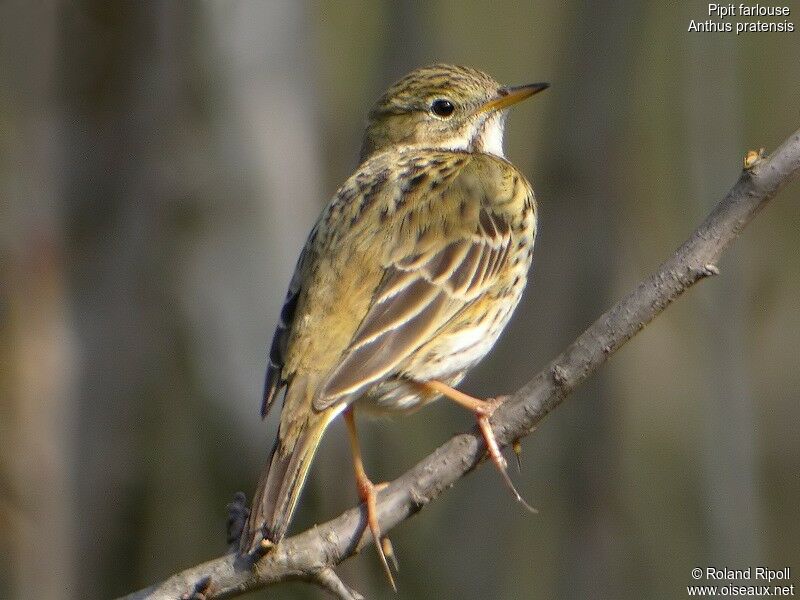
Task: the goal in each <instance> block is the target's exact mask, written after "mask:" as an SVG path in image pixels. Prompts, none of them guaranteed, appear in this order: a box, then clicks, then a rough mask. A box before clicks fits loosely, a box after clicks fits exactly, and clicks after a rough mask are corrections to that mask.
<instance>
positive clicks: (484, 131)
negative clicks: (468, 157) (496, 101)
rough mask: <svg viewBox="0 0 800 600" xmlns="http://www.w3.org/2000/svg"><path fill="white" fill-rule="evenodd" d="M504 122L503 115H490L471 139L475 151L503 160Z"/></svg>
mask: <svg viewBox="0 0 800 600" xmlns="http://www.w3.org/2000/svg"><path fill="white" fill-rule="evenodd" d="M504 121H505V119H504V118H503V115H501V114H499V113H495V114H493V115H490V116H489V118H488V119H486V120H485V121H484V122H483V123H482V124H481V126H480V127H479V128H478V131H477V133H476V135H475V137H474V138H473V147H474V148H475V150H478V151H479V152H486V153H488V154H494V155H495V156H499V157H501V158H505V154H503V129H504V126H505V123H504Z"/></svg>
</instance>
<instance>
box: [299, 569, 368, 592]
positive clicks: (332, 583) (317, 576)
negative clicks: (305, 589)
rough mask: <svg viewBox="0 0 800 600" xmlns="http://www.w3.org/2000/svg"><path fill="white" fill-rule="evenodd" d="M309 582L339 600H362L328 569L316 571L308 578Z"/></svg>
mask: <svg viewBox="0 0 800 600" xmlns="http://www.w3.org/2000/svg"><path fill="white" fill-rule="evenodd" d="M310 580H311V581H313V582H314V583H316V584H317V585H318V586H320V587H321V588H322V589H324V590H327V591H328V592H330V593H331V594H333V595H334V596H336V597H337V598H339V600H364V596H362V595H361V594H359V593H358V592H357V591H356V590H354V589H353V588H351V587H349V586H347V585H345V583H344V582H343V581H342V580H341V579H339V576H338V575H337V574H336V573H335V572H334V570H333V569H331V568H330V567H326V568H324V569H322V570H321V571H317V572H316V573H314V574H313V575H312V576H311V577H310Z"/></svg>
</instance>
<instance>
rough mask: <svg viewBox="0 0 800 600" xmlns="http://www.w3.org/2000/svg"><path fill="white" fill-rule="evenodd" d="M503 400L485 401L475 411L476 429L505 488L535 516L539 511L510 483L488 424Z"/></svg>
mask: <svg viewBox="0 0 800 600" xmlns="http://www.w3.org/2000/svg"><path fill="white" fill-rule="evenodd" d="M504 400H505V399H504V398H496V399H493V400H487V401H486V402H487V406H486V408H485V409H484V410H481V411H476V415H477V420H478V427H479V428H480V430H481V433H482V434H483V440H484V442H485V443H486V451H487V452H488V454H489V458H491V459H492V462H493V463H494V465H495V467H497V470H498V471H499V472H500V476H501V477H502V478H503V481H504V482H505V484H506V487H507V488H508V489H509V490H511V493H512V494H514V497H515V498H516V500H517V502H519V503H520V504H522V506H524V507H525V508H526V509H527V510H529V511H530V512H532V513H534V514H536V513H538V512H539V511H538V510H536V509H535V508H533V507H532V506H531V505H530V504H528V503H527V502H526V501H525V499H524V498H523V497H522V496H521V495H520V493H519V492H518V491H517V488H516V487H515V486H514V482H513V481H511V477H510V476H509V474H508V463H507V462H506V459H505V458H504V457H503V454H502V453H501V452H500V446H499V445H498V443H497V439H496V438H495V437H494V431H493V430H492V425H491V423H490V422H489V419H490V418H491V416H492V414H493V413H494V411H495V410H497V407H498V406H500V404H502V403H503V401H504Z"/></svg>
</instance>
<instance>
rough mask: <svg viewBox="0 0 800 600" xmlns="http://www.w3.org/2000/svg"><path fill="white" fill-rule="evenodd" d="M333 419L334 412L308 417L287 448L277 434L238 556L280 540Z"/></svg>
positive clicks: (262, 473) (254, 498)
mask: <svg viewBox="0 0 800 600" xmlns="http://www.w3.org/2000/svg"><path fill="white" fill-rule="evenodd" d="M334 416H335V412H333V411H325V412H324V413H321V414H317V415H314V416H313V417H311V418H310V419H309V420H308V421H306V423H305V424H304V425H303V428H302V430H301V431H300V434H299V435H297V436H296V438H295V440H294V443H292V444H291V446H290V447H289V446H287V445H286V444H285V442H284V441H283V440H282V439H281V437H282V436H281V435H280V433H279V434H278V440H277V441H276V442H275V445H274V446H273V448H272V454H271V455H270V459H269V466H268V467H267V468H266V469H265V470H264V471H262V472H261V477H260V479H259V481H258V488H257V489H256V493H255V495H254V496H253V503H252V507H251V509H250V517H249V518H248V520H247V524H246V525H245V528H244V532H243V533H242V538H241V540H240V543H239V551H240V552H241V553H242V554H250V553H252V552H254V551H255V550H257V549H258V548H259V546H260V545H261V541H262V540H263V539H267V540H269V541H271V542H273V543H276V544H277V543H278V542H279V541H280V540H281V539H283V536H284V535H285V534H286V530H287V529H288V527H289V522H290V521H291V518H292V514H293V513H294V509H295V507H296V506H297V501H298V499H299V498H300V492H301V491H302V489H303V484H304V483H305V480H306V476H307V475H308V470H309V468H310V467H311V460H312V459H313V458H314V454H315V452H316V450H317V447H318V446H319V443H320V441H321V440H322V434H323V433H324V432H325V429H326V428H327V426H328V424H329V423H330V422H331V419H332V418H333V417H334Z"/></svg>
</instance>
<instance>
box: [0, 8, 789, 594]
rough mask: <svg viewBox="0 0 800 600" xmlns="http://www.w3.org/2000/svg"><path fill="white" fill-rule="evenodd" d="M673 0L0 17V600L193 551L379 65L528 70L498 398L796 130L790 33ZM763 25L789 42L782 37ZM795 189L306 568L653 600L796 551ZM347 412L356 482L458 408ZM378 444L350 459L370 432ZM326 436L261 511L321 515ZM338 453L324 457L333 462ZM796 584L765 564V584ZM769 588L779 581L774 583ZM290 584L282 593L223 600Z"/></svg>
mask: <svg viewBox="0 0 800 600" xmlns="http://www.w3.org/2000/svg"><path fill="white" fill-rule="evenodd" d="M706 18H707V4H705V3H703V2H685V3H677V4H676V3H666V2H639V1H636V0H620V1H618V2H609V3H599V2H595V3H584V2H575V1H573V2H556V1H550V2H536V3H524V2H519V3H511V2H510V3H486V4H485V5H480V4H479V3H463V2H457V1H455V0H442V1H437V2H424V3H423V2H419V3H418V2H413V1H410V0H405V1H398V2H388V1H386V2H371V3H368V4H362V3H357V2H352V1H349V0H338V1H336V2H334V1H332V0H322V1H320V2H314V3H310V2H296V1H291V0H285V1H278V0H275V1H267V2H210V1H206V2H168V1H164V0H154V1H151V2H106V1H104V0H103V1H101V0H74V1H72V2H21V1H13V0H9V1H7V2H3V3H2V4H0V73H2V82H3V85H2V86H0V205H1V208H0V210H1V211H2V212H0V332H1V333H0V597H1V598H37V599H50V598H66V599H70V598H87V599H94V598H109V597H114V596H118V595H121V594H123V593H127V592H130V591H133V590H135V589H138V588H141V587H143V586H145V585H149V584H151V583H153V582H155V581H156V580H159V579H161V578H164V577H165V576H167V575H169V574H170V573H172V572H174V571H175V570H178V569H182V568H185V567H188V566H190V565H192V564H195V563H197V562H199V561H204V560H207V559H210V558H212V557H214V556H217V555H219V554H221V553H222V552H224V550H225V540H224V537H225V531H224V530H225V515H226V513H225V505H226V503H227V502H228V501H229V500H230V499H231V497H232V495H233V493H234V492H235V491H237V490H243V491H245V492H246V493H247V494H248V495H250V494H252V492H253V490H254V487H255V483H256V479H257V476H258V473H259V471H260V469H261V467H262V465H263V463H264V462H265V460H266V455H267V452H268V450H269V447H270V446H271V444H272V440H273V436H274V435H275V430H276V415H274V414H273V415H271V417H270V419H268V421H267V422H266V423H263V422H262V421H261V420H260V419H259V416H258V415H259V406H260V393H261V388H262V383H263V375H264V368H265V358H266V350H267V346H268V343H269V341H270V339H271V336H272V332H273V328H274V326H275V323H276V319H277V316H278V312H279V310H280V304H281V301H282V299H283V295H284V291H285V288H286V285H287V282H288V279H289V276H290V274H291V270H292V268H293V266H294V261H295V259H296V256H297V254H298V252H299V250H300V248H301V246H302V244H303V242H304V240H305V237H306V235H307V232H308V231H309V229H310V227H311V225H312V223H313V222H314V220H315V218H316V216H317V214H318V213H319V211H320V209H321V207H322V206H323V204H324V203H325V202H326V201H327V200H328V198H330V197H331V195H332V194H333V192H334V191H335V189H336V187H337V186H338V185H339V183H341V182H342V181H343V180H344V179H345V178H346V177H347V176H348V175H349V174H350V173H351V171H352V170H353V169H354V167H355V165H356V160H357V156H358V149H359V141H360V135H361V130H362V127H363V124H364V120H365V116H366V112H367V110H368V108H369V106H370V105H371V103H372V102H373V101H374V100H375V99H376V98H377V97H378V96H379V95H380V93H382V91H383V90H384V89H385V88H386V87H387V86H388V85H389V84H390V83H391V82H393V81H394V80H396V79H397V78H398V77H400V76H402V75H403V74H404V73H405V72H406V71H408V70H409V69H411V68H413V67H415V66H419V65H421V64H426V63H431V62H435V61H447V62H454V63H460V64H466V65H471V66H474V67H478V68H480V69H483V70H486V71H487V72H489V73H490V74H492V75H493V76H494V77H495V78H497V79H498V80H500V81H503V82H507V83H525V82H529V81H541V80H544V81H550V82H551V83H552V88H551V89H550V90H548V91H547V92H546V93H545V94H542V95H540V96H537V97H536V98H535V99H533V100H532V101H530V102H529V103H525V104H523V105H521V106H519V107H517V108H515V109H514V110H513V111H512V114H511V117H510V119H509V128H508V134H507V138H506V149H507V154H508V156H509V158H510V159H511V160H512V161H513V162H514V163H515V164H517V165H518V166H519V167H520V168H521V169H522V170H523V172H525V173H526V174H527V175H528V176H529V177H530V179H531V180H532V181H533V183H534V186H535V188H536V191H537V196H538V199H539V205H540V230H539V231H540V236H539V238H538V240H537V250H536V253H535V259H534V269H533V273H532V275H533V276H532V285H530V286H529V288H528V290H527V292H526V295H525V298H524V300H523V302H522V304H521V305H520V307H519V309H518V311H517V313H516V317H515V319H514V320H513V322H512V324H511V325H510V326H509V328H508V330H507V332H506V333H505V335H504V337H503V338H502V342H501V343H500V344H499V346H498V347H497V348H496V350H495V351H494V352H493V353H492V354H491V355H490V357H489V358H487V360H486V361H485V362H484V363H483V364H482V365H481V366H480V368H478V369H476V371H475V372H474V373H473V375H472V376H470V378H469V379H468V380H467V381H466V382H465V384H464V386H463V388H464V389H465V390H466V391H468V392H470V393H473V394H476V395H496V394H498V393H503V392H511V391H513V390H514V389H516V388H517V387H519V386H520V385H522V384H523V383H524V382H526V381H527V380H528V379H529V378H531V377H532V376H533V375H534V374H535V373H536V371H537V370H538V369H539V368H541V367H542V366H543V365H544V364H545V363H546V362H547V361H548V360H550V359H551V358H552V357H553V356H555V355H556V354H557V353H558V352H560V351H561V350H562V349H563V348H564V347H565V345H566V344H567V343H569V342H570V341H571V340H572V339H573V338H574V337H575V336H576V335H577V334H579V333H580V332H581V331H582V330H583V329H584V328H585V327H586V326H588V325H589V324H590V323H591V322H592V321H593V320H594V319H595V318H596V317H597V316H598V315H599V314H600V313H601V312H603V311H604V310H605V309H606V308H607V307H609V306H610V304H611V303H612V302H614V301H615V300H616V299H618V298H620V297H621V296H622V295H624V294H625V293H626V292H627V291H629V290H630V289H631V287H632V286H633V285H635V283H636V282H637V281H638V280H639V279H641V278H642V277H644V276H646V275H647V274H648V273H650V272H651V271H652V270H653V269H654V268H655V267H656V266H657V265H658V264H659V262H660V261H661V260H662V259H663V258H665V257H666V256H667V255H668V254H669V253H670V252H671V251H672V250H673V249H674V248H675V247H676V246H677V245H678V244H679V243H681V242H682V241H683V240H684V239H685V237H686V236H687V235H688V234H689V233H690V231H691V230H692V229H693V228H694V227H695V226H696V225H697V224H698V223H699V222H700V221H701V220H702V219H703V218H704V216H705V215H706V214H707V213H708V212H709V210H710V209H711V208H712V207H713V206H714V204H715V203H716V202H717V201H718V200H719V199H720V198H721V197H722V196H723V195H724V194H725V192H726V191H727V190H728V189H729V187H730V186H731V185H732V184H733V183H734V181H735V180H736V178H737V177H738V175H739V172H740V169H741V159H742V156H743V155H744V153H745V151H746V150H748V149H750V148H759V147H761V146H765V147H766V148H767V150H772V149H774V148H775V146H776V145H777V144H779V143H780V142H781V141H783V140H784V139H785V138H786V137H787V136H788V135H789V134H790V133H792V132H793V131H794V130H795V129H797V127H798V124H800V103H798V98H800V43H798V42H799V41H800V38H799V37H798V36H800V32H797V31H796V32H794V33H782V34H781V33H758V34H756V33H751V34H746V35H740V36H737V35H735V34H734V33H690V32H688V31H687V28H688V24H689V20H690V19H696V20H701V21H704V20H706ZM798 18H800V16H798V15H796V14H794V13H793V14H792V15H791V17H790V20H793V21H794V23H795V28H797V27H798V26H800V22H798V21H797V20H796V19H798ZM799 200H800V185H798V183H794V184H793V185H791V186H789V187H788V188H787V189H786V190H785V191H784V192H783V193H781V194H780V195H779V196H778V197H777V198H776V199H775V201H774V202H773V203H772V204H771V205H770V206H769V208H768V209H767V210H766V211H764V213H763V214H761V215H759V217H758V218H757V219H756V220H755V222H754V223H753V224H752V226H750V227H748V229H747V230H746V231H745V232H744V235H743V237H742V239H741V240H740V241H738V242H737V243H736V245H735V247H734V248H733V249H732V250H731V251H730V252H728V253H727V254H726V255H725V257H724V259H723V260H722V262H721V264H720V269H721V272H722V276H721V277H718V278H714V279H712V280H710V281H706V282H703V283H702V284H700V285H699V286H698V288H697V289H694V290H692V291H691V292H690V293H688V294H687V296H686V297H685V298H682V299H681V300H679V301H678V302H677V303H676V304H675V305H674V306H673V307H671V308H670V309H669V310H668V311H667V312H666V313H665V314H664V315H663V316H661V317H660V318H658V319H656V321H655V322H654V323H653V324H652V325H650V326H649V327H648V328H647V329H646V330H645V331H643V332H642V333H641V334H640V335H638V336H636V337H635V338H634V339H633V340H632V341H631V342H630V343H629V344H628V345H627V346H626V347H625V348H623V349H622V350H621V351H620V352H619V353H617V354H616V355H615V356H614V357H613V358H612V360H611V361H610V362H609V364H608V365H606V366H604V367H603V368H602V370H601V371H600V372H599V373H598V374H597V376H595V377H593V378H592V379H591V380H590V381H589V382H588V383H587V384H585V385H583V386H582V387H581V388H580V389H579V390H577V392H576V393H575V394H574V395H573V397H572V398H570V399H569V401H568V402H566V403H565V404H564V405H563V406H562V407H561V408H559V409H558V410H557V411H556V412H555V413H554V414H553V415H551V416H550V417H549V418H548V419H547V420H546V421H545V422H544V423H543V424H542V426H541V427H540V429H539V430H538V431H537V432H536V433H535V434H534V435H532V436H530V437H529V438H527V439H526V440H525V441H524V455H523V463H522V471H521V473H518V474H516V473H515V474H514V478H515V479H516V481H517V482H518V485H519V487H520V489H521V490H522V491H523V494H524V495H525V496H526V498H527V499H528V500H529V501H530V502H531V503H532V504H534V505H535V506H536V507H537V508H538V509H539V511H540V512H539V514H538V515H535V516H531V515H528V514H526V513H525V512H524V511H523V510H521V509H520V507H519V506H518V505H517V504H516V503H515V502H514V501H513V500H512V498H511V497H510V495H509V494H508V492H507V490H506V489H505V488H504V487H503V485H502V484H501V482H500V479H499V477H498V476H497V474H496V473H495V472H494V471H493V470H492V468H491V467H489V468H486V467H483V468H481V469H480V470H479V471H478V472H476V473H474V474H473V475H471V476H470V477H468V478H467V479H466V480H464V481H462V482H461V483H460V484H459V485H458V486H457V487H456V488H455V489H453V490H451V491H449V492H448V493H447V494H445V495H444V497H442V498H441V499H440V500H439V501H437V502H435V503H433V504H432V505H431V506H429V507H428V508H426V509H425V510H424V511H423V512H422V513H420V514H419V515H418V516H416V517H415V518H413V519H412V520H410V521H409V522H407V523H405V524H403V525H402V526H401V527H399V528H398V529H396V530H394V531H393V532H392V535H391V538H392V540H393V542H394V546H395V549H396V552H397V555H398V558H399V560H400V563H401V568H402V571H401V572H400V576H399V586H400V592H399V594H398V595H397V596H394V595H393V594H392V593H391V592H390V590H389V587H388V585H387V584H386V582H385V580H384V578H383V574H382V572H381V569H380V566H379V562H378V559H377V557H376V555H375V553H374V552H373V551H372V550H369V551H367V552H364V553H362V555H360V556H357V557H354V558H353V559H351V560H348V561H347V562H346V563H345V564H344V565H343V566H342V567H341V568H340V573H341V575H342V577H343V578H344V580H345V581H347V582H348V583H349V584H351V585H353V586H354V587H356V588H357V589H358V590H360V591H361V592H362V593H364V594H365V595H366V596H367V597H371V598H395V597H397V598H434V597H435V598H530V599H539V598H543V599H544V598H612V597H613V598H666V597H683V595H684V594H685V593H686V591H685V586H686V585H687V584H690V583H692V580H691V577H690V570H691V568H693V567H707V566H718V567H723V566H727V567H729V568H745V567H748V566H752V567H755V566H767V567H770V568H774V569H778V568H783V567H787V566H788V567H794V568H795V570H794V573H793V575H794V574H795V573H798V572H799V571H798V569H800V518H798V517H799V516H800V508H798V506H800V503H798V497H800V436H798V435H797V423H798V417H800V408H798V400H799V399H800V398H798V396H799V395H800V393H799V390H800V369H799V368H798V358H797V357H798V355H799V354H800V310H798V308H799V306H798V305H799V304H800V302H799V301H798V299H799V298H800V237H799V236H798V231H800V211H799V210H798V201H799ZM472 423H473V422H472V418H471V417H470V415H468V414H466V413H465V411H463V410H461V409H459V408H457V407H454V406H451V405H449V404H447V403H439V404H438V405H435V406H431V407H427V408H426V409H424V410H422V411H421V412H419V413H417V414H415V415H413V416H410V417H407V418H403V419H399V420H397V421H395V422H374V423H365V424H363V425H362V427H361V431H362V436H363V443H364V446H365V456H366V457H367V458H366V462H367V467H368V470H369V472H370V473H371V475H372V476H373V478H374V479H375V480H376V481H380V480H389V479H393V478H394V477H396V476H398V475H399V474H400V473H402V472H403V471H405V470H406V469H407V468H409V467H410V466H412V465H413V464H414V463H415V462H416V461H417V460H419V459H420V458H422V457H423V456H424V455H426V454H427V453H429V452H430V451H432V450H433V449H434V448H435V447H437V446H438V445H439V444H441V443H442V442H444V441H445V440H446V439H447V438H448V437H449V436H450V435H452V434H454V433H456V432H460V431H463V430H465V429H467V428H469V427H471V426H472ZM378 444H380V445H381V447H382V448H384V451H382V452H378V451H376V448H377V445H378ZM350 464H351V463H350V456H349V452H348V450H347V442H346V436H345V433H344V427H343V425H342V424H341V423H336V424H335V425H334V426H333V427H332V428H331V430H330V431H329V433H328V434H327V436H326V438H325V441H324V443H323V446H322V448H321V450H320V453H319V455H318V459H317V460H316V463H315V467H314V469H313V471H312V474H311V478H310V481H309V484H308V486H307V488H306V492H305V494H304V496H303V499H302V505H301V509H300V511H299V514H298V515H297V518H296V520H295V523H294V525H293V530H294V531H295V532H298V531H301V530H302V529H304V528H305V527H308V526H310V525H311V524H313V523H315V522H323V521H326V520H328V519H330V518H332V517H334V516H336V515H338V514H339V513H340V512H341V511H342V510H344V509H346V508H348V507H350V506H352V505H353V504H355V502H356V492H355V488H354V486H353V485H351V482H350V473H351V466H350ZM343 473H344V474H346V476H343ZM794 576H795V577H798V575H794ZM793 583H795V584H800V579H797V578H796V579H795V580H794V582H793ZM267 596H269V597H283V598H297V599H300V598H319V597H322V593H321V592H319V591H318V590H316V589H314V588H312V587H311V586H309V585H306V584H301V583H296V584H288V585H284V586H282V587H280V588H271V589H270V591H269V592H268V593H267V592H261V593H257V594H253V595H251V597H253V598H257V597H267Z"/></svg>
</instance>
